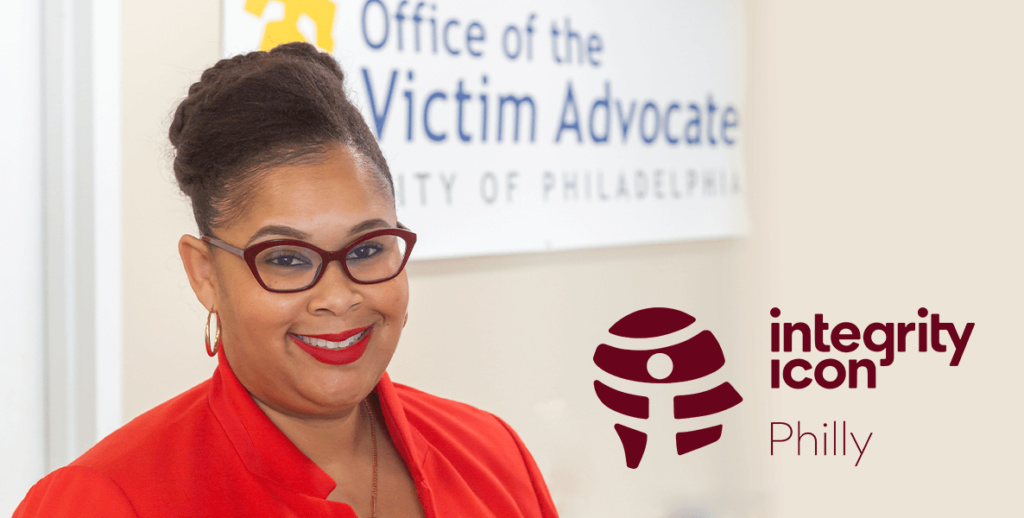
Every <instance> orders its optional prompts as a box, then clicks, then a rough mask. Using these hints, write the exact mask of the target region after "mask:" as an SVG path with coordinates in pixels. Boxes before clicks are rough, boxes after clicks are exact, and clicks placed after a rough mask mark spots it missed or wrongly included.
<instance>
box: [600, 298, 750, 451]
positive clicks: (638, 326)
mask: <svg viewBox="0 0 1024 518" xmlns="http://www.w3.org/2000/svg"><path fill="white" fill-rule="evenodd" d="M696 321H697V319H696V318H694V317H692V316H690V315H688V314H686V313H683V312H682V311H679V310H676V309H672V308H647V309H641V310H639V311H635V312H633V313H630V314H629V315H626V316H625V317H623V318H622V319H620V320H619V321H618V322H616V323H615V325H613V326H612V327H611V328H609V329H608V332H610V333H611V334H613V335H615V336H618V337H622V338H634V339H643V338H656V337H660V336H665V335H668V334H672V333H675V332H676V331H680V330H682V329H685V328H686V327H688V326H689V325H690V324H692V323H694V322H696ZM658 355H663V357H662V358H661V359H664V357H667V358H668V360H669V361H671V364H672V370H671V371H670V372H669V373H668V375H666V376H661V377H656V376H655V375H653V374H652V373H651V372H650V369H649V368H648V365H650V363H651V359H652V358H655V357H656V356H658ZM594 363H595V364H597V366H598V367H599V368H600V369H601V370H603V371H605V372H607V373H608V374H611V375H612V376H615V377H617V378H621V379H624V380H629V381H634V382H639V383H682V382H684V381H691V380H695V379H699V378H703V377H704V376H707V375H709V374H711V373H713V372H715V371H717V370H718V369H720V368H722V366H723V365H725V355H724V354H723V353H722V347H721V346H720V345H719V344H718V340H716V339H715V335H713V334H712V333H711V331H707V330H704V331H701V332H700V333H698V334H697V335H696V336H694V337H693V338H690V339H689V340H685V341H683V342H680V343H678V344H675V345H670V346H668V347H662V348H659V349H645V350H635V349H619V348H617V347H612V346H610V345H607V344H601V345H598V346H597V350H596V351H595V352H594ZM594 390H595V391H596V392H597V397H598V399H600V400H601V403H604V405H605V406H606V407H608V408H609V409H611V410H614V411H615V412H618V413H620V414H622V415H627V416H630V417H635V418H637V419H648V418H649V417H650V407H651V404H650V398H648V397H647V396H642V395H638V394H631V393H628V392H622V391H619V390H616V389H614V388H612V387H609V386H608V385H605V384H604V383H601V382H600V381H598V380H594ZM741 401H743V398H742V397H740V395H739V393H738V392H736V389H734V388H733V386H732V385H731V384H730V383H729V382H725V383H722V384H721V385H718V386H717V387H715V388H713V389H710V390H706V391H704V392H699V393H697V394H681V395H677V396H675V397H673V401H672V407H673V414H674V417H675V418H676V419H689V418H692V417H702V416H706V415H711V414H716V413H718V412H721V411H723V410H726V409H729V408H732V407H733V406H736V405H737V404H739V403H740V402H741ZM615 432H616V433H618V435H619V440H621V441H622V448H623V450H624V451H625V454H626V466H627V467H629V468H630V469H636V468H637V466H639V465H640V460H641V459H642V458H643V456H644V450H646V449H647V434H646V433H645V432H642V431H640V430H636V429H633V428H630V427H628V426H624V425H621V424H616V425H615ZM721 437H722V425H716V426H711V427H708V428H702V429H700V430H692V431H684V432H678V433H676V453H677V454H679V455H683V454H686V453H689V452H691V451H694V450H697V449H700V448H703V447H705V446H707V445H709V444H712V443H714V442H716V441H718V439H720V438H721Z"/></svg>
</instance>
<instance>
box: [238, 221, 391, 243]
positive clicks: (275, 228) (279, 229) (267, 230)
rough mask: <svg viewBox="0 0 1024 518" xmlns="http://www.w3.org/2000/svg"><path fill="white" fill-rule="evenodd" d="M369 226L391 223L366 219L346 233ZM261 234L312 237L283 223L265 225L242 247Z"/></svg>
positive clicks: (356, 231) (350, 234)
mask: <svg viewBox="0 0 1024 518" xmlns="http://www.w3.org/2000/svg"><path fill="white" fill-rule="evenodd" d="M371 228H391V224H390V223H388V222H387V221H384V220H382V219H380V218H374V219H368V220H366V221H364V222H362V223H360V224H358V225H356V226H354V227H352V229H351V230H349V231H348V235H349V236H352V235H355V234H358V233H360V232H362V231H364V230H369V229H371ZM263 236H285V237H290V238H293V239H300V240H303V241H308V240H309V239H310V238H311V237H312V236H310V235H309V234H307V233H305V232H303V231H301V230H299V229H296V228H292V227H288V226H284V225H267V226H265V227H263V228H261V229H259V230H257V231H256V233H255V234H253V235H252V237H251V238H249V242H248V243H246V244H245V246H244V247H242V248H246V247H248V246H249V245H251V244H252V243H253V241H256V240H257V239H259V238H261V237H263Z"/></svg>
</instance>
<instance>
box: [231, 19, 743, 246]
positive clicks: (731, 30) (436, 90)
mask: <svg viewBox="0 0 1024 518" xmlns="http://www.w3.org/2000/svg"><path fill="white" fill-rule="evenodd" d="M294 40H305V41H309V42H311V43H315V44H316V45H317V46H319V47H320V48H321V49H323V50H327V51H330V52H331V53H332V54H333V55H334V56H335V57H336V58H337V59H338V61H339V62H340V63H341V66H342V69H343V70H344V71H345V76H346V88H347V90H348V92H349V94H350V97H351V99H352V101H353V102H354V103H355V104H356V105H357V106H358V107H359V108H360V110H362V113H363V116H364V117H365V119H366V121H367V123H368V124H369V126H370V128H371V129H372V130H373V131H374V132H375V134H376V135H377V137H378V139H379V141H380V145H381V148H382V150H383V151H384V156H385V157H386V158H387V160H388V164H389V167H390V169H391V172H392V175H393V178H394V182H395V189H396V198H397V199H396V203H397V205H398V215H399V219H400V220H401V221H402V223H403V224H405V225H406V226H408V227H409V228H411V229H412V230H413V231H415V232H416V233H417V234H418V235H419V241H417V245H416V251H415V253H414V256H415V257H416V258H417V259H429V258H441V257H457V256H469V255H485V254H499V253H518V252H533V251H544V250H565V249H574V248H588V247H598V246H615V245H626V244H639V243H657V242H668V241H679V240H687V239H702V238H718V237H726V236H733V235H737V234H739V233H742V232H744V231H745V229H746V226H747V216H746V208H745V202H744V199H745V196H744V192H745V189H746V182H745V176H744V168H743V160H742V148H743V135H744V132H743V127H744V123H745V121H744V115H745V112H744V110H743V93H744V92H743V84H744V67H745V58H744V54H743V52H744V39H743V12H742V6H741V4H740V2H738V1H727V2H723V1H710V0H709V1H702V2H655V1H634V2H594V1H590V2H584V1H543V2H541V1H534V0H529V1H520V2H500V3H499V2H486V3H484V2H472V1H468V0H460V1H455V0H439V1H437V2H416V1H413V2H409V1H402V0H338V1H335V2H332V1H329V0H276V1H270V0H248V1H247V0H225V2H224V56H225V57H228V56H233V55H236V54H239V53H244V52H249V51H252V50H256V49H259V48H264V49H268V48H272V47H273V46H274V45H277V44H279V43H284V42H287V41H294Z"/></svg>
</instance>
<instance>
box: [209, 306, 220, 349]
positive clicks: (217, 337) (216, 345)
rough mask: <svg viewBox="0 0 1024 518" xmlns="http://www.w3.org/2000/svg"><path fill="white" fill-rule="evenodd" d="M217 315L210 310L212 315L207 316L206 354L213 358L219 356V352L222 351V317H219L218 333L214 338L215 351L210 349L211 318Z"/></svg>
mask: <svg viewBox="0 0 1024 518" xmlns="http://www.w3.org/2000/svg"><path fill="white" fill-rule="evenodd" d="M213 315H217V314H216V313H214V312H213V310H212V309H211V310H210V314H209V315H206V354H209V355H210V356H211V357H213V356H216V355H217V351H218V350H220V315H217V332H216V333H214V336H213V349H210V317H212V316H213Z"/></svg>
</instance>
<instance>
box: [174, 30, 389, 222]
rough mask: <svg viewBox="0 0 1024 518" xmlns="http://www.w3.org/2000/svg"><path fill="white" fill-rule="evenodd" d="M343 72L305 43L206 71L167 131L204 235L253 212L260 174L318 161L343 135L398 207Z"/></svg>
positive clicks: (226, 62) (383, 163) (180, 179)
mask: <svg viewBox="0 0 1024 518" xmlns="http://www.w3.org/2000/svg"><path fill="white" fill-rule="evenodd" d="M344 80H345V76H344V73H343V72H342V71H341V67H340V66H339V65H338V62H337V61H335V60H334V58H333V57H331V55H330V54H327V53H324V52H320V51H318V50H317V49H316V48H315V47H314V46H312V45H310V44H308V43H288V44H284V45H281V46H279V47H276V48H274V49H272V50H270V51H269V52H263V51H258V52H250V53H248V54H243V55H239V56H235V57H233V58H230V59H222V60H220V61H218V62H217V64H216V65H214V66H213V67H211V68H209V69H207V70H206V71H205V72H203V75H202V77H201V78H200V80H199V81H198V82H196V83H194V84H193V85H192V86H191V87H190V88H189V90H188V97H186V98H185V100H183V101H182V102H181V104H179V105H178V109H177V111H176V112H175V113H174V121H173V122H171V129H170V139H171V144H172V145H173V146H174V176H175V178H176V179H177V182H178V186H179V187H180V188H181V191H182V192H183V193H185V195H186V196H188V197H189V198H190V199H191V202H192V212H193V213H194V215H195V218H196V223H197V224H198V225H199V231H200V232H201V233H202V234H203V235H212V229H214V228H218V227H220V226H221V225H223V224H224V223H226V222H227V221H229V220H231V219H232V218H234V217H235V216H237V215H239V214H241V213H242V212H244V211H245V210H247V208H248V204H247V200H248V199H249V198H251V197H250V196H248V194H249V193H251V192H252V191H253V190H254V189H255V188H256V186H257V185H258V183H259V180H260V178H262V173H265V172H267V171H268V170H269V169H272V168H274V167H278V166H282V165H287V164H295V163H305V162H313V161H316V160H317V159H318V158H320V156H321V155H322V153H324V152H325V151H327V150H328V149H329V148H330V147H333V146H335V145H337V144H339V143H340V144H345V145H347V146H349V148H350V150H351V151H352V152H353V154H355V155H361V156H362V158H364V159H365V160H366V161H368V162H369V163H370V164H372V165H373V169H374V170H373V171H372V174H374V176H375V179H376V180H377V185H378V189H379V191H380V193H381V195H382V196H384V197H385V198H387V199H388V200H390V203H391V204H392V206H393V205H394V200H395V188H394V184H393V182H392V180H391V173H390V171H389V170H388V165H387V162H386V161H385V160H384V155H383V154H382V153H381V151H380V147H378V145H377V140H376V139H375V138H374V136H373V133H371V132H370V128H369V127H368V126H367V125H366V122H365V121H364V120H363V117H362V115H361V114H360V113H359V110H357V109H356V108H355V107H354V106H353V105H352V103H351V102H349V100H348V97H347V96H346V95H345V90H344ZM361 162H362V161H361Z"/></svg>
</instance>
